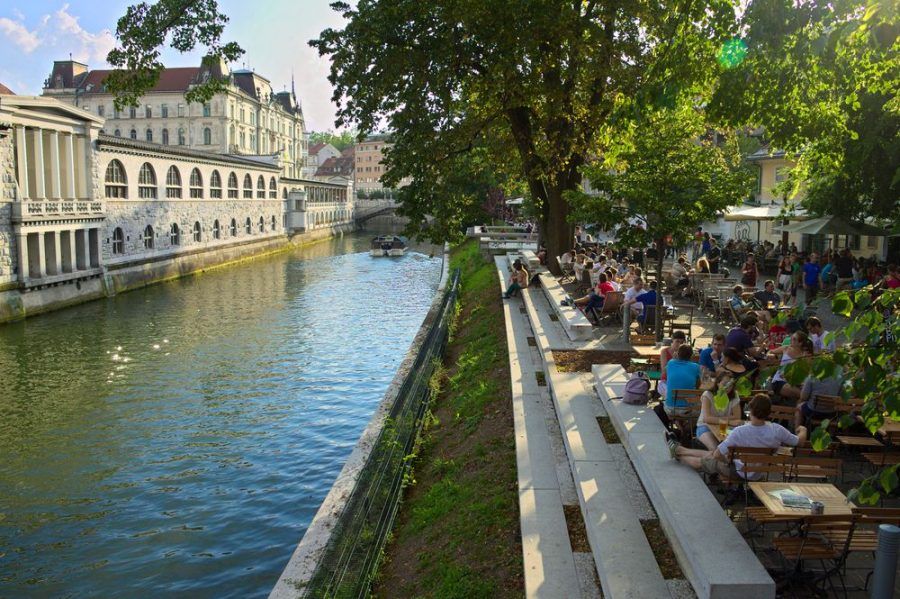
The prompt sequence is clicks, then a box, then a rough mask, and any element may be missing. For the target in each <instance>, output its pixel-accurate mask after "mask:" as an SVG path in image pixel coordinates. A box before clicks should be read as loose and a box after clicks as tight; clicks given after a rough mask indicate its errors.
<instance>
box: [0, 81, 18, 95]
mask: <svg viewBox="0 0 900 599" xmlns="http://www.w3.org/2000/svg"><path fill="white" fill-rule="evenodd" d="M15 95H16V94H15V92H13V91H12V90H11V89H9V88H8V87H6V86H5V85H3V84H2V83H0V96H15Z"/></svg>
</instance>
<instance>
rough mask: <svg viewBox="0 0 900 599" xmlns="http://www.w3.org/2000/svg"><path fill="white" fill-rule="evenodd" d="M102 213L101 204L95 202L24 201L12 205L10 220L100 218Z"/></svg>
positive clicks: (66, 200) (67, 200) (25, 221)
mask: <svg viewBox="0 0 900 599" xmlns="http://www.w3.org/2000/svg"><path fill="white" fill-rule="evenodd" d="M104 213H105V210H104V205H103V202H102V201H97V200H76V199H53V200H25V201H24V202H13V204H12V220H13V222H17V223H29V222H40V221H45V220H57V219H61V218H102V217H103V215H104Z"/></svg>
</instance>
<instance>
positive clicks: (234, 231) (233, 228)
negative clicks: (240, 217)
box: [229, 219, 237, 237]
mask: <svg viewBox="0 0 900 599" xmlns="http://www.w3.org/2000/svg"><path fill="white" fill-rule="evenodd" d="M229 228H230V229H231V236H232V237H237V221H236V220H235V219H231V227H229Z"/></svg>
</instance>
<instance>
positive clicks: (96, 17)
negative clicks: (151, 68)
mask: <svg viewBox="0 0 900 599" xmlns="http://www.w3.org/2000/svg"><path fill="white" fill-rule="evenodd" d="M331 1H332V0H253V1H250V2H248V1H247V0H219V8H220V10H221V11H222V12H224V13H225V14H226V15H227V16H228V17H229V19H230V22H229V23H228V26H227V27H226V28H225V33H224V35H223V38H222V39H223V41H236V42H237V43H238V44H239V45H240V46H241V47H242V48H243V49H244V50H245V52H246V53H245V54H244V55H243V56H242V57H241V58H240V59H239V60H238V62H237V63H236V64H233V65H232V68H241V67H245V68H249V69H254V70H256V72H257V73H259V74H261V75H262V76H264V77H266V78H267V79H269V80H270V81H271V82H272V87H273V88H274V89H276V90H282V89H290V85H291V73H292V72H293V75H294V81H295V86H296V91H297V98H298V99H299V100H300V102H301V104H302V106H303V113H304V115H305V117H306V123H307V129H308V130H311V131H324V130H328V129H333V128H334V112H335V106H334V105H333V104H332V102H331V95H332V87H331V84H330V83H329V82H328V70H329V66H330V63H329V61H328V59H327V58H320V57H319V55H318V52H317V51H316V50H314V49H313V48H310V47H309V46H308V44H307V42H308V41H309V40H310V39H313V38H315V37H318V34H319V33H320V32H321V31H322V30H323V29H325V28H328V27H334V28H340V27H342V24H343V21H342V18H341V16H340V14H339V13H336V12H334V11H333V10H332V9H331V7H330V6H329V4H330V3H331ZM137 2H138V0H131V1H128V0H82V1H80V2H79V1H70V2H61V1H51V0H0V83H3V84H4V85H6V86H7V87H9V88H10V89H11V90H12V91H13V92H15V93H17V94H25V95H40V93H41V88H42V87H43V83H44V80H45V79H46V78H47V76H48V75H49V74H50V70H51V69H52V67H53V61H54V60H66V59H67V58H68V57H69V53H71V54H72V58H74V59H75V60H79V61H81V62H84V63H87V64H88V65H89V67H90V68H92V69H94V68H109V65H108V64H107V63H106V54H107V53H108V52H109V51H110V50H111V49H112V48H113V47H114V46H115V43H116V39H115V29H116V21H118V19H119V17H120V16H122V15H123V14H125V9H126V8H127V7H128V6H129V5H130V4H136V3H137ZM352 4H355V2H352ZM201 56H202V51H195V52H193V53H189V54H181V53H179V52H177V51H175V50H171V49H165V50H164V51H163V53H162V60H163V63H164V64H166V66H173V67H174V66H199V64H200V58H201Z"/></svg>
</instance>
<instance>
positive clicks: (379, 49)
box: [311, 0, 735, 268]
mask: <svg viewBox="0 0 900 599" xmlns="http://www.w3.org/2000/svg"><path fill="white" fill-rule="evenodd" d="M332 6H333V7H334V8H335V9H336V10H339V11H341V12H342V14H343V16H344V17H345V18H346V20H347V23H346V27H345V28H344V29H342V30H335V29H328V30H326V31H324V32H322V34H321V36H320V37H319V39H317V40H313V41H312V42H311V44H312V45H313V46H314V47H316V48H318V50H319V52H320V53H321V54H322V55H324V56H328V57H330V58H331V60H332V68H331V75H330V80H331V81H332V83H333V84H334V86H335V96H334V98H335V101H336V102H338V103H339V112H338V118H337V121H336V125H337V126H345V125H357V126H358V127H359V128H360V130H362V131H369V130H373V129H375V128H378V127H379V126H381V125H387V126H388V128H389V129H391V130H392V132H393V133H394V136H395V140H396V144H395V145H394V147H393V149H392V151H390V152H389V153H388V157H387V166H388V168H387V173H386V175H385V177H384V180H385V181H386V183H387V184H388V185H391V184H393V183H396V182H397V181H399V180H400V179H401V178H404V177H411V178H412V180H413V185H411V186H410V187H411V189H410V190H409V191H408V192H406V193H404V194H403V196H402V199H403V202H404V203H405V204H407V205H413V206H414V207H413V208H412V211H413V212H416V213H430V214H439V213H441V212H443V211H445V207H443V206H442V205H441V204H443V203H445V202H446V201H448V198H446V197H445V196H443V195H435V194H433V193H432V191H433V189H432V184H431V183H429V182H427V181H424V180H423V179H425V178H426V177H431V176H434V174H435V172H436V171H440V174H446V173H448V172H449V169H447V168H442V167H441V166H440V165H441V164H452V163H453V161H454V160H455V159H456V156H458V155H459V154H463V153H467V152H470V151H471V150H472V149H473V148H475V147H477V146H478V145H479V144H478V141H479V140H483V139H491V140H500V141H502V142H503V143H501V144H496V143H491V147H497V146H499V149H498V150H496V152H495V153H493V154H492V159H493V160H495V161H498V162H501V161H502V162H506V160H507V156H504V154H510V153H515V154H516V162H517V164H518V168H519V172H520V173H521V176H522V177H523V178H524V180H525V181H526V183H527V185H528V189H529V192H530V195H531V197H532V199H533V200H534V202H535V204H536V205H537V206H538V207H539V210H540V214H541V234H542V239H543V241H544V242H545V243H546V244H547V247H548V250H549V251H550V253H551V255H556V254H559V253H561V252H562V251H563V250H564V249H565V248H567V247H568V246H569V245H570V244H571V240H572V232H573V225H572V223H571V221H570V218H569V211H570V209H569V204H568V202H567V200H566V199H565V194H566V192H568V191H571V190H575V189H576V188H577V187H578V186H579V184H580V182H581V170H580V169H581V167H582V166H584V165H585V164H587V163H588V162H589V161H590V159H591V157H592V156H595V155H598V154H600V153H602V152H604V151H605V148H603V147H601V146H600V145H598V139H599V135H598V133H599V131H600V130H601V128H603V127H605V126H609V125H610V124H611V123H610V122H609V118H610V116H611V115H612V113H613V111H614V108H615V107H616V105H617V103H619V102H620V101H621V99H622V98H632V99H638V100H639V101H640V102H642V103H665V102H666V101H667V100H668V99H669V98H670V97H671V95H672V94H675V93H677V92H678V90H680V89H681V88H682V87H683V86H684V85H689V84H692V83H694V82H696V81H697V80H702V79H705V78H707V77H709V74H710V72H711V70H712V68H713V67H714V66H715V53H716V50H717V48H718V47H719V45H720V43H721V42H722V40H723V39H724V36H725V35H727V34H728V33H729V29H730V27H732V26H733V24H734V20H735V17H734V5H733V2H732V1H731V0H707V1H705V2H693V1H685V2H662V1H659V0H648V1H645V2H639V3H622V2H617V1H593V0H588V1H582V0H575V1H572V0H568V1H562V0H496V1H493V2H483V1H482V0H453V1H450V0H441V1H437V2H421V1H420V0H360V2H359V3H358V5H357V7H356V8H351V7H350V6H349V5H347V4H346V3H343V2H336V3H335V4H333V5H332ZM420 190H421V191H420ZM552 266H553V267H554V268H555V267H556V266H557V265H556V264H553V265H552Z"/></svg>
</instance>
